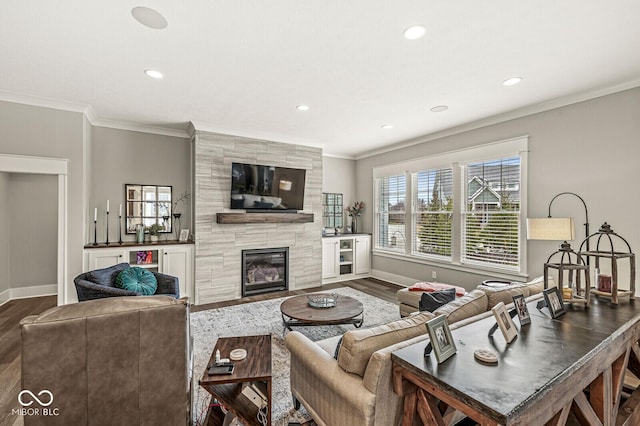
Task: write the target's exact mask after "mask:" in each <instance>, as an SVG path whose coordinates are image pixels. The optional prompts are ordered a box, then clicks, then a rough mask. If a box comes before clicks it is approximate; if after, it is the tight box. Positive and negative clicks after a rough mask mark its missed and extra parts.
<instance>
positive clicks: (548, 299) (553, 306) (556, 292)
mask: <svg viewBox="0 0 640 426" xmlns="http://www.w3.org/2000/svg"><path fill="white" fill-rule="evenodd" d="M542 293H543V294H544V301H545V303H546V304H547V308H549V313H551V318H558V317H559V316H562V315H564V314H565V313H566V312H567V311H566V309H565V307H564V302H563V301H562V295H561V294H560V289H559V288H558V287H551V288H547V289H545V290H544V291H543V292H542Z"/></svg>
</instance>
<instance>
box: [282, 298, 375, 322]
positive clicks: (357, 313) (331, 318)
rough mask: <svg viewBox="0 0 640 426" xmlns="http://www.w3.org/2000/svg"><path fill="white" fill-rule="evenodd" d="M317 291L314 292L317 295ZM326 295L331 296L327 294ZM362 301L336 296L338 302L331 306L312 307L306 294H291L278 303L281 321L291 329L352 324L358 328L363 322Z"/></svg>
mask: <svg viewBox="0 0 640 426" xmlns="http://www.w3.org/2000/svg"><path fill="white" fill-rule="evenodd" d="M317 294H318V293H314V295H317ZM326 296H331V295H329V294H327V295H326ZM363 311H364V308H363V307H362V303H360V302H359V301H357V300H356V299H354V298H353V297H349V296H342V295H340V296H338V303H337V304H336V306H333V307H331V308H313V307H311V306H309V299H308V298H307V296H306V295H301V296H293V297H290V298H289V299H287V300H285V301H284V302H282V303H281V304H280V312H281V313H282V323H283V324H284V326H285V327H286V328H287V329H288V330H289V331H291V327H297V326H315V325H337V324H353V325H354V326H355V327H356V328H360V327H361V326H362V323H363V322H364V313H363Z"/></svg>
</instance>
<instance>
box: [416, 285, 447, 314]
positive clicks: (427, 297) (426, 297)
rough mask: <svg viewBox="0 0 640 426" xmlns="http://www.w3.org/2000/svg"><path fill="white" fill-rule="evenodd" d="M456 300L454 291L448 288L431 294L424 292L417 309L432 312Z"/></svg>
mask: <svg viewBox="0 0 640 426" xmlns="http://www.w3.org/2000/svg"><path fill="white" fill-rule="evenodd" d="M455 298H456V289H455V288H449V289H447V290H440V291H434V292H433V293H428V292H424V293H422V296H421V297H420V303H419V304H418V308H419V310H420V311H427V312H433V311H435V310H436V309H438V308H439V307H440V306H442V305H446V304H447V303H449V302H452V301H453V300H454V299H455Z"/></svg>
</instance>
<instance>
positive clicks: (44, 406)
mask: <svg viewBox="0 0 640 426" xmlns="http://www.w3.org/2000/svg"><path fill="white" fill-rule="evenodd" d="M18 402H19V403H20V405H22V408H14V409H12V410H11V414H14V415H19V416H57V415H59V414H60V410H58V408H57V407H54V408H49V406H50V405H51V404H53V393H51V391H49V390H47V389H43V390H41V391H40V392H38V393H37V394H35V393H33V392H31V391H30V390H26V389H25V390H23V391H20V393H19V394H18ZM34 404H35V405H34Z"/></svg>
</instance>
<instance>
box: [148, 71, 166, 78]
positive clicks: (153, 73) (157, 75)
mask: <svg viewBox="0 0 640 426" xmlns="http://www.w3.org/2000/svg"><path fill="white" fill-rule="evenodd" d="M144 73H145V74H146V75H148V76H149V77H151V78H162V77H164V76H163V75H162V73H161V72H160V71H156V70H144Z"/></svg>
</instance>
